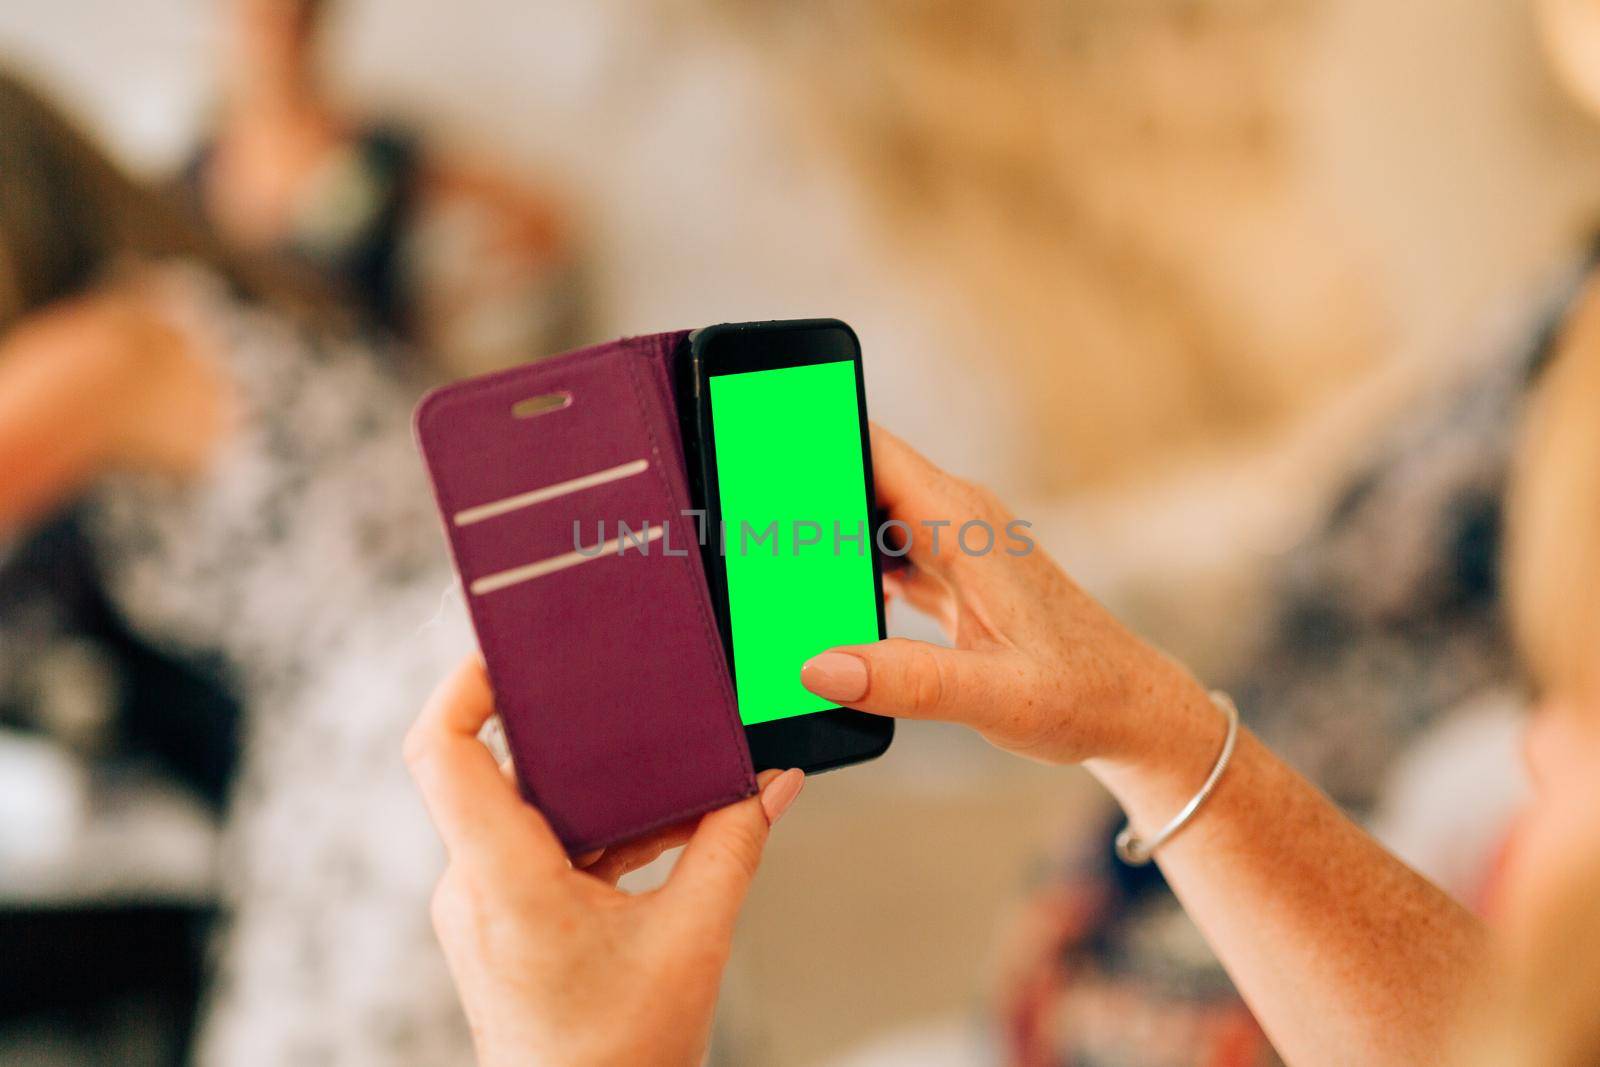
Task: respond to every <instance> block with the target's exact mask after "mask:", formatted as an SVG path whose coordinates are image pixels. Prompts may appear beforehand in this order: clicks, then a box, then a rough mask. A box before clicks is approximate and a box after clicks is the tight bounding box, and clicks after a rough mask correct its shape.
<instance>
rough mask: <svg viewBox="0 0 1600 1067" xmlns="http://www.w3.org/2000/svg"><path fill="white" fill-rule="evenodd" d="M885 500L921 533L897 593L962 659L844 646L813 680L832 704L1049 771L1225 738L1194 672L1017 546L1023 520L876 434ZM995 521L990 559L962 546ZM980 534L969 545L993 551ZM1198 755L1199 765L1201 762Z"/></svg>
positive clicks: (903, 648) (911, 648) (913, 537)
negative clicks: (961, 734) (1189, 740)
mask: <svg viewBox="0 0 1600 1067" xmlns="http://www.w3.org/2000/svg"><path fill="white" fill-rule="evenodd" d="M872 461H873V469H874V473H875V477H876V482H877V495H878V503H879V505H880V506H882V507H884V508H886V509H887V510H888V512H889V516H890V518H891V519H895V520H899V522H900V523H903V524H904V525H905V527H908V528H909V529H910V532H911V533H910V545H909V553H908V558H909V559H910V561H911V563H912V564H914V566H913V567H912V568H911V569H910V570H908V571H904V572H901V573H899V574H892V575H890V576H888V577H887V578H886V584H887V585H888V586H889V587H890V589H891V591H892V592H895V593H898V594H900V595H901V596H903V597H904V599H905V600H906V601H907V602H909V603H910V604H911V605H912V606H913V607H915V608H917V609H919V610H921V611H923V612H925V613H927V614H929V615H931V616H933V617H934V618H935V619H936V620H938V621H939V622H940V624H941V625H942V627H943V628H944V631H945V633H946V635H947V636H948V637H949V638H950V640H951V642H952V644H953V645H954V647H953V648H945V647H942V646H938V645H932V644H927V643H925V642H921V641H908V640H903V639H891V640H888V641H882V642H879V643H877V644H872V645H854V646H847V647H841V648H836V649H831V650H829V651H826V652H823V653H822V654H820V655H818V656H815V657H813V658H812V659H811V660H809V661H808V662H807V663H806V664H805V665H804V667H803V668H802V670H801V674H800V678H801V681H802V683H803V684H804V685H805V686H806V688H808V689H810V690H811V691H812V692H814V693H816V694H817V695H819V696H822V697H824V698H826V699H829V700H832V701H835V702H837V703H840V704H845V705H848V706H850V707H853V708H858V709H860V710H862V711H867V712H872V713H875V714H881V715H893V716H897V717H901V718H923V719H941V720H946V721H951V722H959V723H964V724H966V725H968V726H971V727H973V728H974V729H976V730H977V731H978V732H979V733H981V734H982V735H983V736H984V737H986V738H987V739H988V740H989V741H991V742H993V743H994V744H995V745H997V746H999V747H1001V748H1003V749H1008V750H1010V751H1012V752H1015V753H1017V754H1019V755H1023V756H1027V757H1029V758H1032V759H1037V760H1041V761H1044V762H1048V763H1076V762H1082V761H1085V760H1092V759H1105V760H1109V761H1123V760H1132V759H1140V760H1143V759H1146V758H1149V757H1151V756H1153V755H1157V754H1159V751H1160V749H1161V747H1162V739H1163V738H1164V737H1165V736H1167V735H1168V734H1170V733H1171V724H1172V721H1173V717H1174V716H1183V715H1187V716H1189V720H1190V721H1199V722H1200V723H1201V724H1202V726H1203V728H1204V729H1206V730H1207V731H1210V730H1212V729H1217V728H1219V725H1220V717H1218V716H1217V714H1216V712H1215V711H1214V710H1213V709H1212V708H1211V705H1210V701H1209V698H1208V697H1207V694H1206V692H1205V690H1204V689H1203V688H1202V687H1201V686H1200V685H1199V683H1198V682H1196V681H1195V679H1194V678H1193V676H1191V675H1190V674H1189V673H1188V671H1186V670H1185V669H1184V668H1183V667H1182V666H1180V665H1179V664H1177V663H1176V662H1174V661H1172V660H1171V659H1169V658H1168V657H1166V656H1165V655H1163V654H1162V653H1160V652H1158V651H1157V650H1155V649H1154V648H1152V647H1151V646H1150V645H1148V644H1146V643H1145V642H1144V641H1142V640H1140V639H1139V638H1138V637H1136V636H1135V635H1134V634H1132V633H1131V632H1129V631H1128V630H1127V629H1126V628H1125V627H1123V626H1122V624H1121V623H1119V622H1118V621H1117V620H1116V619H1115V618H1113V617H1112V616H1111V614H1110V613H1109V612H1108V611H1106V610H1105V609H1104V608H1103V607H1101V606H1100V605H1099V604H1098V603H1096V602H1095V600H1094V599H1093V598H1092V597H1090V596H1089V595H1088V594H1086V593H1085V592H1084V591H1083V590H1081V589H1079V588H1078V586H1077V585H1076V584H1074V583H1073V581H1072V580H1071V579H1070V578H1068V577H1067V575H1066V573H1065V572H1063V571H1062V569H1061V568H1060V567H1059V566H1057V565H1056V563H1055V561H1054V560H1052V559H1051V558H1050V557H1049V555H1048V554H1047V553H1046V552H1045V551H1044V550H1043V549H1042V548H1040V547H1038V546H1037V545H1032V544H1030V546H1029V547H1028V549H1027V550H1026V551H1024V550H1023V544H1024V542H1022V541H1020V540H1019V539H1016V538H1008V537H1007V529H1008V523H1010V522H1012V519H1013V517H1012V516H1011V514H1010V513H1009V512H1007V511H1006V509H1005V508H1004V506H1003V505H1001V503H1000V502H999V500H998V499H996V497H995V496H994V494H993V493H991V492H989V491H988V490H987V489H984V488H982V487H980V486H976V485H972V484H970V483H967V482H964V481H962V480H960V479H958V478H955V477H953V476H951V475H949V474H947V473H945V472H944V471H942V470H940V469H939V468H937V467H935V466H934V465H933V464H932V463H930V462H928V460H926V459H924V458H923V457H922V456H921V455H919V454H917V453H916V452H915V451H913V450H912V449H911V448H910V447H909V446H907V445H906V444H905V443H904V442H903V441H901V440H900V439H899V438H897V437H895V436H894V435H893V434H890V433H889V432H887V431H886V430H884V429H882V428H881V427H878V426H874V427H873V428H872ZM974 520H976V521H981V522H983V523H986V524H987V525H988V526H989V527H990V528H991V529H992V530H993V531H994V538H993V543H992V545H991V546H990V550H989V551H988V552H985V553H981V554H969V553H968V552H966V551H964V550H963V548H962V547H961V545H960V544H959V543H958V539H957V535H958V532H959V531H960V529H961V527H962V526H963V524H965V523H969V522H972V521H974ZM985 540H986V538H985V537H984V535H983V533H982V530H981V528H975V529H974V531H973V533H972V535H971V536H969V537H968V538H967V542H968V546H969V547H979V546H981V543H982V542H983V541H985ZM1191 758H1192V757H1191Z"/></svg>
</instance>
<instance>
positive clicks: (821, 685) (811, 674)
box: [800, 637, 1026, 729]
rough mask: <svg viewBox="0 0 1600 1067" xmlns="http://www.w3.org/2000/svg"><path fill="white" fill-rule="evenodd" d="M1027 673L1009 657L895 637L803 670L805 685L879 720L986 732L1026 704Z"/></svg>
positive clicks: (835, 652) (820, 659)
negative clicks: (951, 725) (935, 721)
mask: <svg viewBox="0 0 1600 1067" xmlns="http://www.w3.org/2000/svg"><path fill="white" fill-rule="evenodd" d="M1023 669H1024V668H1023V664H1022V663H1021V661H1020V660H1019V659H1018V658H1017V657H1016V656H1014V655H1012V654H1011V653H1009V652H974V651H969V650H965V649H955V648H944V647H942V646H940V645H933V644H928V643H927V642H925V641H909V640H906V639H905V638H899V637H894V638H890V639H889V640H887V641H879V642H878V643H876V644H872V645H851V646H848V647H843V648H834V649H829V650H828V651H827V652H824V653H822V654H821V655H819V656H813V657H811V658H810V659H809V660H807V661H806V662H805V665H804V666H802V667H801V668H800V684H801V685H803V686H805V687H806V688H807V689H809V690H810V691H811V692H813V693H815V694H816V695H817V696H819V697H822V698H824V699H825V700H832V701H834V702H835V703H837V704H844V705H847V706H849V707H852V708H856V709H857V710H859V711H866V712H870V713H872V714H874V715H889V716H893V717H895V718H902V719H938V720H941V721H943V722H958V723H965V724H966V725H968V726H972V727H976V728H978V729H985V728H987V727H990V726H992V725H994V724H995V723H996V722H997V721H999V720H1000V717H1001V716H1002V715H1006V714H1012V715H1014V714H1015V712H1016V710H1017V708H1018V707H1020V706H1022V705H1023V704H1024V703H1025V702H1026V695H1025V694H1024V692H1023V684H1022V683H1023Z"/></svg>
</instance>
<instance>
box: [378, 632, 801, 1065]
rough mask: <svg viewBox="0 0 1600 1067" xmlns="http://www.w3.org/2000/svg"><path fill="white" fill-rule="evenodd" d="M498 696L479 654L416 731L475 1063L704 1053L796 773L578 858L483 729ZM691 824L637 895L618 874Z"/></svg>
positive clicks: (662, 1059)
mask: <svg viewBox="0 0 1600 1067" xmlns="http://www.w3.org/2000/svg"><path fill="white" fill-rule="evenodd" d="M493 712H494V706H493V699H492V697H491V694H490V691H489V683H488V679H487V678H486V676H485V674H484V670H483V665H482V663H481V662H479V661H478V660H477V659H476V658H474V659H470V660H468V661H467V662H466V663H464V664H462V666H461V667H459V668H458V669H457V670H456V672H455V673H454V674H453V675H452V676H451V677H450V678H449V679H448V680H446V681H445V682H444V684H443V685H442V686H441V687H440V688H439V691H438V692H437V693H436V694H434V697H433V699H432V700H431V701H430V702H429V704H428V707H427V709H426V710H425V711H424V712H423V713H422V717H421V718H420V719H419V720H418V722H417V724H416V725H415V726H414V727H413V728H412V730H411V732H410V735H409V736H408V737H407V739H406V761H407V763H408V764H409V765H410V767H411V773H412V775H413V776H414V777H415V778H416V780H417V784H418V786H419V787H420V788H421V790H422V793H423V797H424V799H425V800H426V801H427V804H428V809H429V811H430V812H431V813H432V815H433V819H434V822H435V824H436V825H437V826H438V828H439V833H440V836H441V837H442V838H443V839H444V843H445V848H446V849H447V851H448V852H449V855H450V862H449V867H448V869H447V870H446V871H445V874H444V877H443V878H442V879H441V880H440V882H439V887H438V890H437V891H436V892H435V894H434V901H433V921H434V927H435V929H436V930H437V932H438V935H439V940H440V943H441V944H442V945H443V946H444V951H445V956H446V958H447V959H448V960H449V963H450V969H451V972H452V973H453V974H454V976H455V981H456V986H457V988H458V990H459V991H460V994H461V1001H462V1005H463V1007H464V1008H465V1009H466V1014H467V1019H468V1021H469V1022H470V1023H471V1025H472V1033H473V1040H474V1043H475V1044H476V1047H477V1051H478V1061H479V1063H480V1064H483V1065H485V1067H498V1065H512V1064H515V1065H518V1067H521V1065H525V1064H545V1063H548V1064H561V1065H562V1067H588V1065H599V1064H619V1063H651V1064H663V1065H679V1064H681V1065H684V1067H692V1065H695V1064H699V1063H700V1061H701V1058H702V1057H703V1056H704V1053H705V1049H706V1043H707V1040H708V1039H709V1035H710V1030H711V1014H712V1009H713V1007H714V1006H715V1003H716V998H717V989H718V986H719V985H720V984H721V980H722V970H723V967H724V965H725V964H726V963H727V959H728V951H729V946H730V943H731V941H732V938H733V926H734V920H735V918H736V917H737V915H738V913H739V908H740V905H741V904H742V903H743V902H744V897H745V892H746V890H747V889H748V888H749V886H750V880H751V878H752V877H753V876H754V874H755V871H756V866H757V865H758V864H759V863H760V861H761V853H762V849H763V847H764V846H765V844H766V840H767V830H768V828H769V827H770V826H771V824H772V823H774V822H776V821H777V819H778V817H779V816H781V815H782V814H783V812H784V811H785V810H786V809H787V808H788V806H789V805H790V803H792V802H793V800H794V798H795V796H796V795H797V794H798V793H799V791H800V787H801V785H802V783H803V777H802V776H801V773H800V772H799V771H786V772H784V773H783V774H775V773H771V772H769V774H767V775H764V776H763V783H764V784H763V788H762V791H761V795H760V797H759V798H754V797H753V798H751V799H749V800H745V801H741V802H739V803H737V804H734V805H731V806H729V807H727V808H723V809H722V810H721V811H716V812H713V813H711V814H709V815H707V816H705V817H704V818H702V819H701V820H700V822H699V825H698V827H697V828H693V830H692V832H690V828H689V827H678V828H673V829H671V830H667V831H663V832H661V833H660V834H657V835H653V836H652V837H651V838H649V839H647V840H644V841H641V842H636V843H634V844H632V845H628V846H623V847H622V848H620V849H612V850H608V851H607V852H605V853H603V854H601V855H599V856H598V857H596V856H590V857H585V859H586V860H587V861H588V863H589V866H588V867H587V869H584V868H576V867H574V866H573V865H572V864H571V863H570V862H569V861H568V859H567V855H566V853H565V852H564V851H563V850H562V847H561V845H560V843H559V842H558V841H557V840H556V837H555V835H554V834H553V833H552V832H551V830H550V826H549V824H548V823H546V822H545V820H544V817H543V816H542V815H540V814H539V812H537V811H536V810H534V809H533V808H532V807H530V806H528V805H527V804H526V803H524V802H523V801H522V799H521V798H520V797H519V796H518V794H517V792H516V789H515V787H514V786H513V785H512V784H511V783H510V782H509V781H508V780H507V778H506V776H505V775H504V774H502V772H501V770H500V768H499V767H498V766H497V765H496V763H495V761H494V758H493V757H492V756H491V755H490V754H489V750H488V749H487V748H485V747H484V746H483V745H482V744H481V743H480V742H479V741H478V731H479V730H480V729H481V728H482V726H483V724H484V723H485V722H486V721H487V720H488V718H489V716H490V715H492V714H493ZM685 835H687V840H688V848H687V849H686V850H685V852H684V854H683V857H682V859H680V860H679V862H678V865H677V867H676V868H675V869H674V870H673V872H672V875H671V877H670V878H669V879H668V881H667V883H666V885H664V886H662V887H661V888H660V889H657V890H654V891H651V892H648V893H643V894H639V895H637V896H630V895H628V894H627V893H624V892H621V891H619V890H618V889H617V888H616V885H615V883H616V879H617V878H618V877H620V876H621V875H622V874H623V873H625V872H626V871H628V870H631V869H633V868H634V867H637V866H642V865H643V864H644V863H647V862H649V860H651V859H654V858H655V857H656V856H657V855H659V854H660V853H661V852H662V851H663V850H664V849H665V848H668V847H671V846H672V845H675V844H679V843H682V840H683V839H684V838H685Z"/></svg>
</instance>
